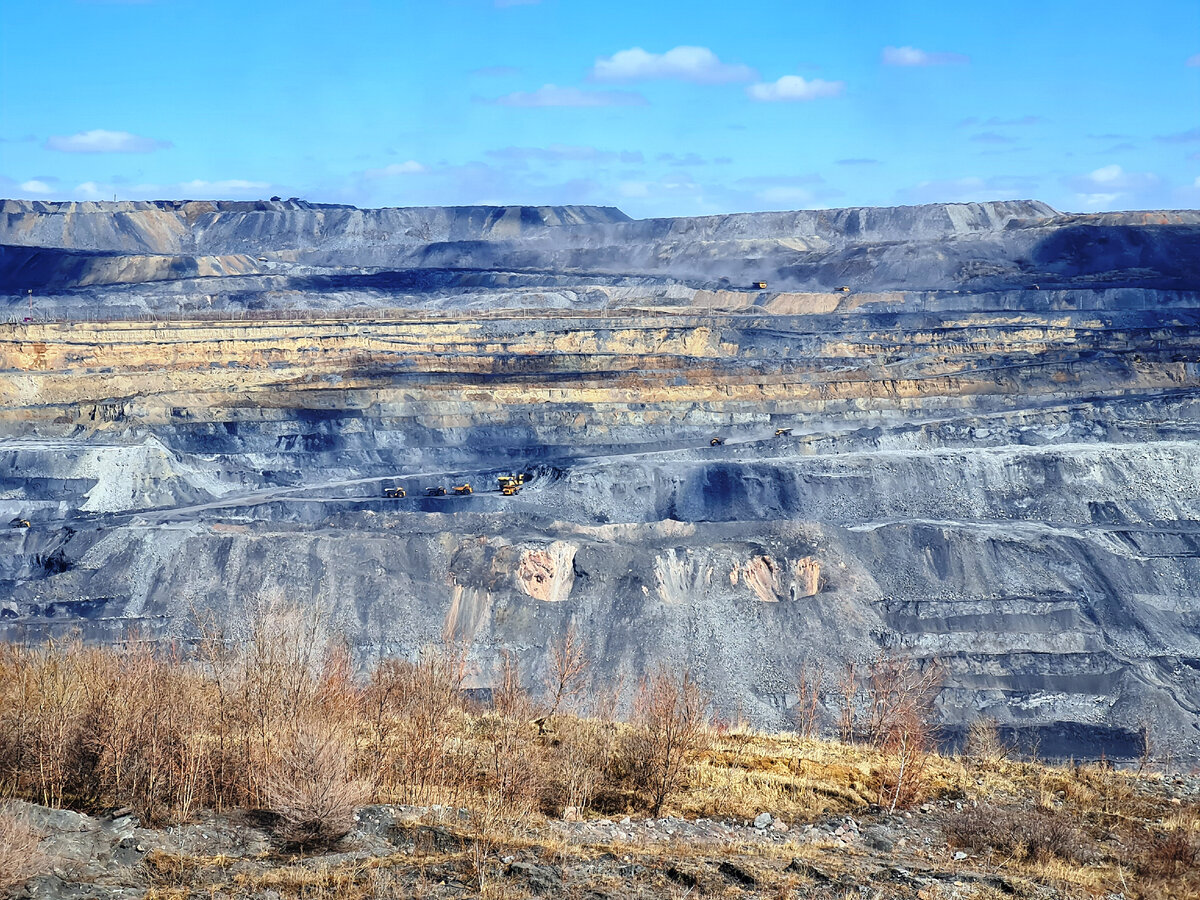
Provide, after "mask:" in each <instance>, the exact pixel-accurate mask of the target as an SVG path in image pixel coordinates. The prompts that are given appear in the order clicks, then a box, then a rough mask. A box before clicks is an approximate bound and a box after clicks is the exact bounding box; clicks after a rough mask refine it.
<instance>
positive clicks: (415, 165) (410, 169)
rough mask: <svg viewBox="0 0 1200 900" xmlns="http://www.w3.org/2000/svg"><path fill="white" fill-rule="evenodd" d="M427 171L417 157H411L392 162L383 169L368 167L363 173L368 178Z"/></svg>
mask: <svg viewBox="0 0 1200 900" xmlns="http://www.w3.org/2000/svg"><path fill="white" fill-rule="evenodd" d="M425 171H427V170H426V168H425V167H424V166H423V165H421V164H420V163H419V162H417V161H416V160H415V159H410V160H408V161H407V162H402V163H392V164H391V165H390V166H384V167H383V168H382V169H367V171H365V172H364V173H363V174H364V175H366V176H367V177H368V178H391V177H392V176H394V175H420V174H422V173H424V172H425Z"/></svg>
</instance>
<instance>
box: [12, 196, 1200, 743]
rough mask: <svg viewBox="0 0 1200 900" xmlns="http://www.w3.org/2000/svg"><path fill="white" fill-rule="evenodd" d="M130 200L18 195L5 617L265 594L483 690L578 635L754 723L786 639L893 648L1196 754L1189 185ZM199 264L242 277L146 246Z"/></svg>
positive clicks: (1035, 712) (600, 660) (116, 629)
mask: <svg viewBox="0 0 1200 900" xmlns="http://www.w3.org/2000/svg"><path fill="white" fill-rule="evenodd" d="M119 207H120V208H117V209H114V208H112V205H111V204H76V205H71V206H57V205H53V204H28V203H15V202H12V201H7V202H5V203H4V206H3V213H4V215H3V217H0V242H5V243H7V244H9V245H10V247H9V248H8V249H6V250H4V252H3V255H0V287H2V288H4V289H7V291H8V303H9V311H10V318H11V319H12V320H13V321H12V322H11V323H10V324H7V325H3V326H0V430H2V431H3V434H4V436H5V440H4V441H3V442H0V516H2V517H3V520H4V521H7V520H8V519H9V518H12V517H20V518H25V519H29V520H30V521H31V522H32V523H33V527H31V528H28V529H26V528H17V527H14V528H11V529H8V530H7V531H6V532H4V533H3V534H0V540H2V541H3V543H4V544H5V546H6V547H7V548H8V553H6V554H4V555H3V557H0V633H3V634H4V635H6V636H9V637H39V636H45V635H64V634H68V633H70V632H71V631H72V630H73V629H75V628H81V629H82V630H83V632H84V634H85V636H87V637H88V638H90V639H96V640H115V639H118V638H119V637H121V636H123V635H125V634H128V633H129V632H130V630H131V629H136V630H138V631H139V632H141V633H153V634H160V635H162V636H164V637H171V638H178V639H183V640H186V639H187V638H188V637H189V636H190V635H193V634H194V633H195V619H196V615H197V611H205V612H212V613H213V614H215V615H216V616H217V617H218V618H219V619H222V620H223V621H226V622H229V623H232V624H233V625H236V623H238V622H239V621H240V620H241V619H242V612H243V610H244V609H245V608H246V605H247V603H252V602H253V598H254V597H257V596H260V595H264V594H269V595H272V596H274V595H284V596H289V597H293V598H295V599H297V600H299V601H301V602H305V603H311V604H319V605H321V606H322V608H324V609H326V610H327V611H328V612H329V615H330V619H331V621H332V622H333V624H334V625H335V626H336V627H339V628H342V629H344V630H346V631H347V632H348V633H349V634H350V635H351V636H352V639H353V641H354V643H355V645H356V647H357V649H358V651H359V652H360V654H362V655H364V656H373V655H378V654H390V653H401V654H408V655H412V654H415V653H416V652H418V650H419V648H420V647H421V646H422V645H424V644H426V643H429V642H435V641H439V640H442V639H443V637H444V636H447V635H448V636H450V637H452V638H453V639H456V640H462V641H467V642H469V643H470V644H471V647H472V653H471V659H472V665H473V669H472V673H471V683H472V684H473V685H476V686H482V685H485V684H487V683H488V682H489V681H490V679H491V677H492V674H493V670H494V667H495V665H496V662H497V659H498V653H499V651H500V650H501V649H503V648H509V649H515V650H516V651H517V652H518V655H519V656H520V657H521V659H522V662H523V664H524V666H525V671H526V674H527V677H529V678H530V679H531V681H538V680H540V676H541V674H542V670H543V668H544V666H545V665H546V658H547V654H546V648H547V647H548V646H549V645H550V643H551V642H553V641H554V640H555V639H556V638H557V637H558V636H560V635H561V634H562V633H563V631H564V630H565V629H566V627H567V624H568V623H572V622H573V623H574V624H575V625H576V626H577V627H578V628H579V630H580V631H581V633H582V634H583V635H584V636H585V638H586V640H587V641H588V643H589V646H590V648H591V650H592V653H593V656H594V658H595V659H596V664H597V672H598V674H599V675H600V676H603V677H609V678H613V679H616V678H619V677H625V678H626V683H633V682H632V680H631V679H633V678H635V677H636V676H637V675H638V674H640V673H642V672H644V671H645V670H646V669H647V668H648V667H649V666H651V665H653V664H655V663H660V662H662V663H667V664H670V665H676V666H678V665H685V664H686V665H691V666H692V667H693V668H694V669H696V671H697V672H698V673H699V674H700V676H701V677H702V678H703V679H704V680H705V681H706V682H708V683H709V684H710V685H712V686H713V687H714V688H715V689H716V692H717V698H718V702H719V703H720V705H721V707H722V708H723V709H725V710H727V711H729V710H738V709H740V710H741V711H742V712H744V713H745V714H748V715H750V716H752V717H753V718H754V719H755V720H756V721H759V722H762V723H764V724H772V725H780V724H785V723H786V722H787V721H788V716H789V712H788V708H789V706H790V705H791V704H793V703H794V702H795V687H794V679H795V674H796V670H797V669H798V667H799V666H800V664H801V662H802V661H804V660H809V661H815V660H824V661H825V663H826V668H827V669H828V670H830V671H833V670H836V669H837V667H838V666H840V665H841V663H843V662H844V661H846V660H848V659H851V658H859V659H861V658H863V657H866V656H869V655H870V654H871V653H873V652H875V651H876V650H877V649H878V648H879V647H881V646H882V647H889V646H898V647H901V648H904V649H906V650H907V651H909V652H913V653H915V654H917V655H918V656H920V657H923V658H928V657H937V658H939V659H941V660H943V661H944V662H946V664H947V666H948V670H949V676H948V683H947V688H946V690H945V691H944V692H943V694H942V696H941V699H940V701H939V709H940V712H941V714H942V715H943V717H944V719H945V721H946V722H947V723H948V726H949V730H950V731H951V732H952V730H953V728H955V727H961V726H963V725H965V724H966V723H968V722H969V721H970V720H971V719H972V718H974V717H975V716H977V715H978V714H980V713H988V714H991V715H996V716H997V717H999V718H1000V719H1001V720H1002V721H1003V722H1004V723H1005V724H1008V725H1012V726H1014V727H1016V728H1018V729H1024V730H1025V732H1026V733H1028V734H1030V735H1037V736H1040V737H1041V739H1042V748H1043V751H1044V752H1046V753H1063V754H1066V753H1084V754H1086V753H1092V752H1098V751H1099V750H1100V749H1101V748H1103V749H1104V750H1105V752H1107V753H1108V754H1109V755H1110V756H1119V755H1121V754H1122V753H1133V752H1136V750H1137V746H1136V744H1137V739H1136V732H1137V729H1138V727H1139V724H1140V722H1141V721H1142V720H1150V721H1152V722H1153V724H1154V727H1155V735H1156V740H1157V741H1158V742H1159V746H1160V747H1161V748H1163V749H1168V748H1169V749H1171V750H1173V751H1174V752H1176V753H1181V754H1187V753H1188V752H1189V750H1190V752H1192V753H1194V752H1195V747H1196V737H1197V735H1198V734H1200V732H1198V731H1197V726H1198V725H1200V687H1198V686H1197V685H1198V683H1200V677H1198V675H1200V599H1198V598H1200V588H1198V587H1197V586H1198V585H1200V440H1198V429H1200V397H1198V393H1197V392H1198V389H1200V367H1198V364H1200V347H1198V344H1200V329H1198V328H1197V322H1198V316H1200V292H1198V290H1200V274H1198V272H1197V266H1198V265H1200V241H1198V238H1197V229H1198V226H1197V222H1198V221H1200V217H1198V216H1197V214H1195V213H1190V212H1183V213H1164V214H1158V213H1155V214H1144V215H1143V214H1136V215H1134V214H1129V215H1113V214H1106V215H1103V216H1094V217H1072V216H1061V215H1059V214H1057V213H1055V212H1054V211H1053V210H1051V209H1049V208H1048V207H1045V206H1044V205H1042V204H1037V203H1008V204H978V205H960V206H938V207H919V208H910V209H904V210H842V211H828V212H798V213H781V214H771V215H755V216H721V217H710V218H705V219H696V220H657V221H647V222H629V221H626V220H625V218H624V216H622V215H621V214H620V213H618V212H616V211H614V210H603V209H584V208H573V209H563V210H558V209H548V208H540V209H519V208H517V209H515V210H512V209H510V210H382V211H363V210H349V209H347V208H343V207H317V206H313V205H308V204H298V203H282V204H260V205H257V206H256V205H253V204H249V205H248V204H232V205H231V204H186V203H185V204H121V205H119ZM259 207H261V208H259ZM14 245H20V246H14ZM260 256H262V257H265V259H263V260H260V259H259V258H258V257H260ZM68 257H69V258H70V259H71V260H73V262H71V264H70V265H67V264H66V263H61V260H62V259H66V258H68ZM182 257H188V258H191V259H199V258H201V257H205V258H212V259H220V260H223V262H221V264H220V265H221V266H223V267H228V268H227V269H223V270H222V271H221V272H218V271H216V269H213V270H212V272H213V274H212V276H211V277H195V276H196V275H197V274H202V273H198V272H197V271H193V270H190V269H184V270H180V271H174V270H173V269H172V268H171V266H172V265H174V264H167V263H162V264H161V266H165V268H162V267H161V266H160V264H159V263H151V262H146V263H137V264H136V265H134V264H133V263H132V262H128V261H131V260H136V259H142V260H146V259H150V260H156V259H162V260H166V259H168V258H171V259H174V258H182ZM39 259H40V260H42V261H41V262H39V261H38V260H39ZM20 260H24V262H20ZM46 260H60V262H56V263H54V266H50V264H49V263H48V262H46ZM232 260H237V266H238V267H241V268H240V270H238V269H237V267H235V266H234V265H233V262H229V261H232ZM338 260H341V263H340V264H339V265H338V266H334V265H333V264H334V263H335V262H337V261H338ZM14 261H16V262H14ZM122 261H125V262H122ZM318 265H319V266H322V267H323V268H318ZM380 265H390V266H397V267H398V268H396V269H388V270H387V271H379V270H377V269H376V268H370V267H372V266H380ZM38 266H43V268H38ZM45 266H50V267H49V268H46V267H45ZM55 266H57V268H55ZM72 266H74V267H75V268H72ZM123 266H128V267H126V268H122V267H123ZM101 270H103V271H107V272H110V273H114V274H113V275H112V277H114V278H117V279H118V280H120V279H122V278H125V279H126V280H127V281H128V283H122V284H114V285H109V286H105V287H100V286H97V285H96V284H94V283H93V284H91V285H89V284H86V283H84V280H83V279H84V278H85V277H92V276H89V275H86V274H81V273H86V272H89V271H90V272H97V271H101ZM46 272H53V273H58V274H54V275H53V277H51V276H50V275H46V274H45V273H46ZM14 273H15V274H14ZM22 273H24V274H22ZM64 273H65V274H64ZM72 273H75V274H72ZM122 273H125V274H122ZM158 274H163V275H164V278H163V279H162V280H158V281H153V280H150V279H153V278H155V277H157V275H158ZM751 275H753V276H754V277H764V278H766V279H767V280H768V282H769V284H770V286H771V289H770V290H768V291H759V290H752V289H750V288H749V282H750V279H751ZM72 278H74V279H75V281H74V282H72V280H71V279H72ZM38 279H41V280H40V281H39V280H38ZM56 279H57V280H56ZM722 279H727V282H723V281H722ZM32 283H36V284H37V287H36V289H35V294H34V304H35V313H34V315H33V316H31V317H29V318H31V319H33V321H29V322H25V321H23V319H24V318H26V312H27V305H28V295H27V293H26V291H27V290H28V288H27V287H26V285H27V284H32ZM843 285H844V286H847V287H852V288H853V290H850V291H841V290H838V289H837V288H839V287H841V286H843ZM1034 285H1037V289H1034ZM524 307H528V308H529V311H528V312H525V313H516V312H514V311H513V310H514V309H515V308H524ZM289 308H295V309H304V310H317V311H320V314H316V313H314V314H310V315H307V316H306V317H304V318H302V319H293V320H288V319H282V318H277V319H271V318H269V317H266V316H265V313H266V312H270V311H272V310H275V311H278V310H281V309H289ZM396 308H404V311H403V312H396V311H394V310H395V309H396ZM210 310H211V312H210ZM255 310H258V311H259V312H261V313H264V315H260V316H259V317H258V318H255V317H254V315H253V311H255ZM386 310H393V311H392V312H386ZM247 311H250V313H247ZM132 312H138V313H141V312H153V313H155V314H158V315H166V316H169V320H167V321H137V320H121V318H122V317H123V316H127V315H128V314H129V313H132ZM235 312H236V316H235ZM51 314H52V315H51ZM200 314H203V315H200ZM114 315H115V317H116V318H117V319H118V321H107V322H105V321H98V320H101V319H105V318H112V317H114ZM207 316H211V317H212V318H211V319H208V318H205V317H207ZM247 316H248V317H247ZM50 319H53V321H50ZM777 429H791V432H790V434H783V435H778V436H777V435H776V433H775V432H776V430H777ZM715 436H719V437H721V438H722V439H723V440H724V443H723V444H722V445H719V446H711V445H710V439H711V438H712V437H715ZM521 470H524V471H528V472H529V473H530V474H532V475H533V476H534V477H533V480H532V481H531V482H530V483H529V484H528V485H526V486H525V487H524V488H523V490H522V491H521V493H520V494H519V495H517V496H516V497H511V498H506V497H501V496H500V495H499V493H498V491H497V490H496V489H495V487H496V476H497V475H500V474H507V473H511V472H513V471H521ZM462 480H469V481H471V482H472V483H473V484H474V485H475V487H476V492H475V494H473V495H472V496H470V497H455V496H447V497H426V496H425V490H424V489H425V488H426V487H428V486H432V485H435V484H441V485H442V486H445V487H450V486H451V485H452V484H458V483H461V481H462ZM397 485H399V486H405V487H406V488H407V489H408V496H407V497H406V498H404V499H403V500H393V499H388V498H385V497H384V496H383V491H384V489H385V488H386V487H392V486H397Z"/></svg>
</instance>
